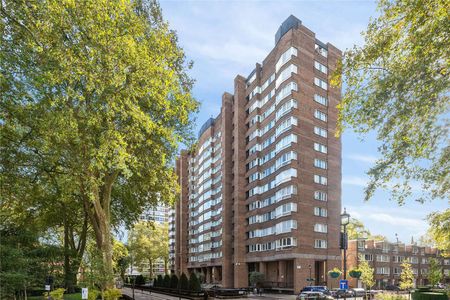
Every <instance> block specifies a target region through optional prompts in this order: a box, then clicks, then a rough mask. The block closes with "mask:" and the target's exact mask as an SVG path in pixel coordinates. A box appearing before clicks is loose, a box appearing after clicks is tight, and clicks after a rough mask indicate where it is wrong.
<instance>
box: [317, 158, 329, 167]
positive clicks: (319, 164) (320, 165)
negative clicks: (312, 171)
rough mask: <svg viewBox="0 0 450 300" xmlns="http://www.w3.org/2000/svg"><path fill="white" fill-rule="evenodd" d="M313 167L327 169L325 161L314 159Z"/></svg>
mask: <svg viewBox="0 0 450 300" xmlns="http://www.w3.org/2000/svg"><path fill="white" fill-rule="evenodd" d="M314 167H316V168H320V169H327V167H328V164H327V162H326V161H324V160H321V159H318V158H315V159H314Z"/></svg>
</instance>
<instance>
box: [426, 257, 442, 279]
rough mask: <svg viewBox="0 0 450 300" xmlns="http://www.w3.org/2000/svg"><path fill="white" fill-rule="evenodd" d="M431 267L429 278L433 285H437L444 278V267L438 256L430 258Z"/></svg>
mask: <svg viewBox="0 0 450 300" xmlns="http://www.w3.org/2000/svg"><path fill="white" fill-rule="evenodd" d="M429 263H430V268H429V269H428V280H429V281H430V284H431V285H432V286H435V285H437V284H438V283H439V282H441V280H442V268H441V266H440V265H439V261H438V260H437V259H436V258H430V261H429Z"/></svg>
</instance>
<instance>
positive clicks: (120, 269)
mask: <svg viewBox="0 0 450 300" xmlns="http://www.w3.org/2000/svg"><path fill="white" fill-rule="evenodd" d="M112 259H113V270H114V273H115V274H120V278H122V280H125V272H126V269H127V267H128V266H129V265H130V261H131V260H130V257H129V255H128V249H127V247H125V245H124V244H123V243H122V242H120V241H117V240H113V257H112Z"/></svg>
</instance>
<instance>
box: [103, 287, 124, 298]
mask: <svg viewBox="0 0 450 300" xmlns="http://www.w3.org/2000/svg"><path fill="white" fill-rule="evenodd" d="M103 297H104V298H105V300H118V299H119V298H120V297H122V292H121V291H120V290H119V289H115V288H113V289H107V290H105V291H104V292H103Z"/></svg>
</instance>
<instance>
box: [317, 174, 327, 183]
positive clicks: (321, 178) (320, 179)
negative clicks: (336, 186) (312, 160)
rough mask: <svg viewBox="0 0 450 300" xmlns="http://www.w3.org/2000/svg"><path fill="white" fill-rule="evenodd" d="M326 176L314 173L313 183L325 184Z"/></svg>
mask: <svg viewBox="0 0 450 300" xmlns="http://www.w3.org/2000/svg"><path fill="white" fill-rule="evenodd" d="M327 181H328V180H327V178H326V177H325V176H320V175H314V183H317V184H321V185H327V184H328V182H327Z"/></svg>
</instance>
